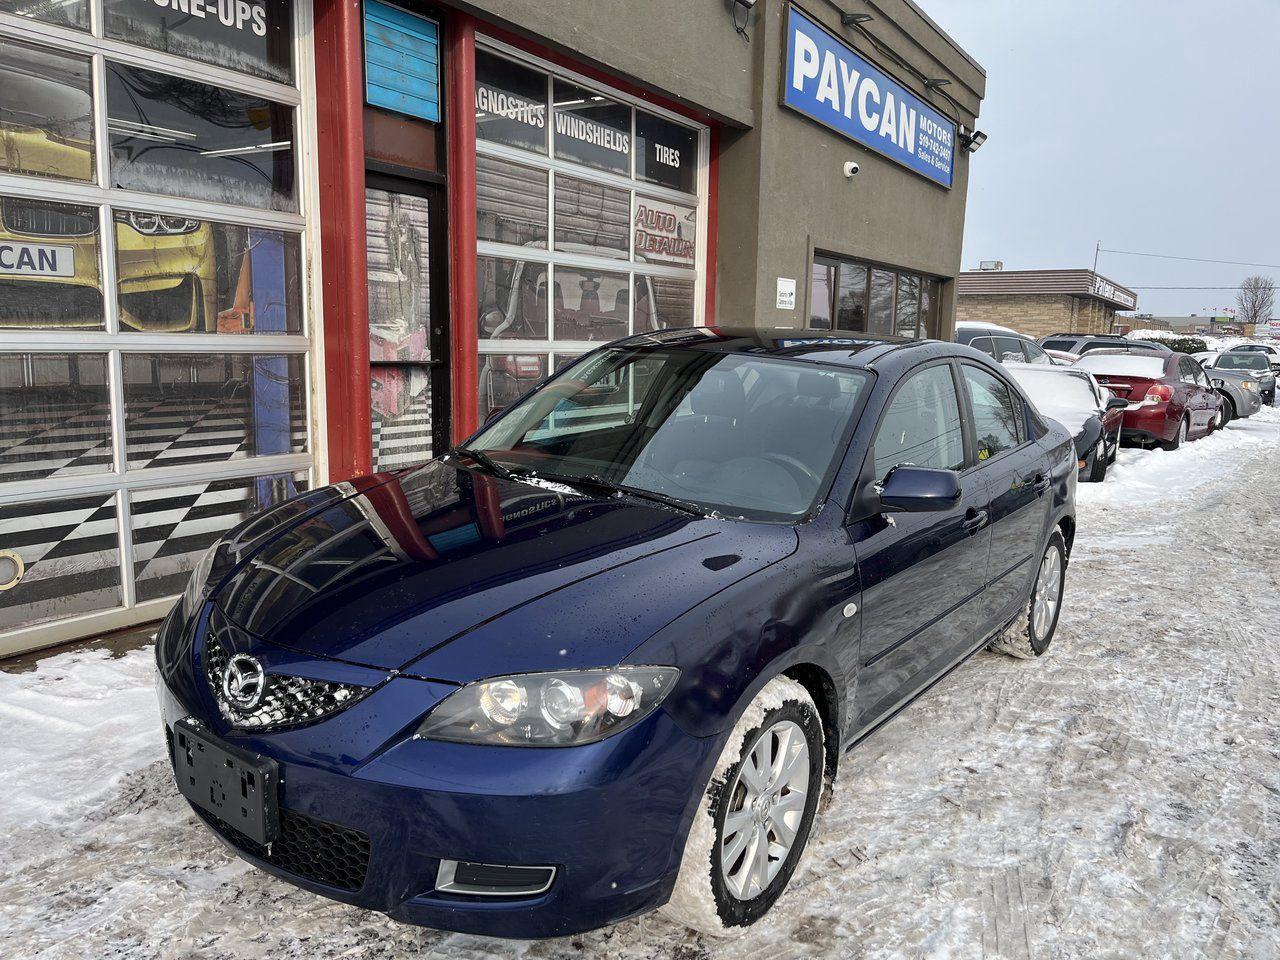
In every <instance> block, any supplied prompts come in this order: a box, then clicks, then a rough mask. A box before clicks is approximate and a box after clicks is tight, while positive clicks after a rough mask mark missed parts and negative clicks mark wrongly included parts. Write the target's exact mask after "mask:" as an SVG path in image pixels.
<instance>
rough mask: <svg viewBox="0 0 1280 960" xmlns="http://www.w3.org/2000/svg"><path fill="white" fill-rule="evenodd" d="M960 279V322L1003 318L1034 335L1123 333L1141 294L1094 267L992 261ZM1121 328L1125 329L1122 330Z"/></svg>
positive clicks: (1004, 322) (1008, 324)
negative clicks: (1023, 266)
mask: <svg viewBox="0 0 1280 960" xmlns="http://www.w3.org/2000/svg"><path fill="white" fill-rule="evenodd" d="M988 264H989V265H987V266H984V267H982V268H980V269H978V270H966V271H964V272H963V273H961V274H960V278H959V280H958V281H957V283H956V293H957V296H956V321H957V322H960V323H963V322H965V321H969V322H984V323H998V324H1000V326H1002V327H1009V328H1011V329H1013V330H1017V331H1018V332H1019V333H1025V334H1026V335H1027V336H1029V337H1044V336H1048V335H1049V334H1053V333H1122V332H1124V330H1128V329H1129V326H1130V324H1131V319H1130V318H1129V317H1126V316H1123V315H1121V316H1119V317H1117V315H1116V312H1117V311H1123V310H1134V309H1136V308H1137V306H1138V295H1137V293H1135V292H1134V291H1132V290H1130V289H1129V288H1128V287H1124V286H1121V285H1120V284H1118V283H1116V282H1115V281H1114V280H1111V279H1109V278H1107V277H1104V276H1103V275H1102V274H1100V273H1097V272H1095V271H1093V270H1005V269H1004V267H1003V264H1001V263H1000V261H998V260H995V261H988ZM1121 327H1123V328H1124V329H1123V330H1122V329H1121Z"/></svg>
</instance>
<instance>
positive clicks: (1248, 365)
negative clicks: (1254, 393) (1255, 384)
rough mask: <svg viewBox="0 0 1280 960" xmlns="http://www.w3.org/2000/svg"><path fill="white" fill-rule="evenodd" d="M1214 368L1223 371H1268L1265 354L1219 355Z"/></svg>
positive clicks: (1268, 366)
mask: <svg viewBox="0 0 1280 960" xmlns="http://www.w3.org/2000/svg"><path fill="white" fill-rule="evenodd" d="M1214 366H1216V367H1221V368H1223V369H1225V370H1269V369H1270V365H1269V364H1268V363H1267V358H1266V355H1265V354H1261V353H1224V354H1221V355H1219V357H1218V361H1217V363H1215V364H1214Z"/></svg>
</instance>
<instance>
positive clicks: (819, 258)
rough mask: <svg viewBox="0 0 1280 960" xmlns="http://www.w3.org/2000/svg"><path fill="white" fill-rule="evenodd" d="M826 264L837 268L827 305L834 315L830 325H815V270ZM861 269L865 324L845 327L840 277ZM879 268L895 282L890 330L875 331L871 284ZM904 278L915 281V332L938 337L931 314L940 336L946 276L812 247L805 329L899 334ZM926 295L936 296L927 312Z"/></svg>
mask: <svg viewBox="0 0 1280 960" xmlns="http://www.w3.org/2000/svg"><path fill="white" fill-rule="evenodd" d="M818 266H827V267H830V268H832V269H833V270H834V280H833V282H832V284H831V293H830V295H829V297H828V298H827V300H828V309H829V310H830V315H831V326H830V327H827V328H824V327H815V326H813V325H812V317H813V306H814V297H813V271H814V268H815V267H818ZM851 268H853V269H861V270H863V271H864V273H865V277H864V281H863V287H862V316H863V328H862V329H861V330H857V329H854V328H852V327H842V326H840V323H839V317H840V283H841V277H842V276H843V273H844V271H845V270H848V269H851ZM876 271H881V272H885V273H888V274H890V276H891V278H892V282H891V284H890V288H891V296H890V298H889V325H890V327H891V328H892V330H891V331H890V333H888V334H882V333H873V332H872V331H871V330H870V329H869V328H870V322H871V288H872V279H873V276H874V273H875V272H876ZM904 278H908V279H911V280H914V281H915V285H916V296H915V315H916V332H915V336H916V338H918V339H921V340H924V339H936V337H931V336H930V331H929V329H928V323H929V316H930V314H932V315H934V316H936V317H937V320H938V328H939V329H938V330H937V331H936V333H937V334H938V335H939V336H940V335H941V333H942V330H941V326H942V298H943V289H944V287H945V285H946V283H947V280H946V278H945V277H939V276H936V275H935V274H931V273H924V272H922V271H919V270H911V269H909V268H907V267H896V266H893V265H892V264H887V263H880V262H878V261H875V260H866V259H863V258H861V257H852V256H845V255H843V254H839V253H834V252H832V251H830V250H826V249H817V248H815V249H813V250H812V252H811V254H810V257H809V271H808V276H807V277H806V283H807V286H806V288H805V303H804V310H805V313H804V329H806V330H830V331H835V330H841V331H844V332H845V333H860V334H864V335H866V336H873V337H878V336H896V335H897V334H896V330H897V322H898V289H899V286H900V285H901V283H902V280H903V279H904ZM926 295H932V296H933V298H934V299H933V300H932V301H931V302H930V311H929V312H928V313H926V311H925V309H924V304H925V298H926Z"/></svg>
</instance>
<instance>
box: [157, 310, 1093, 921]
mask: <svg viewBox="0 0 1280 960" xmlns="http://www.w3.org/2000/svg"><path fill="white" fill-rule="evenodd" d="M1075 484H1076V459H1075V453H1074V451H1073V448H1072V440H1071V437H1070V436H1069V435H1068V434H1067V432H1066V431H1065V430H1064V429H1063V428H1062V427H1061V426H1059V425H1058V424H1056V423H1054V422H1052V421H1048V420H1044V419H1042V418H1041V417H1040V416H1039V415H1038V414H1037V412H1036V410H1035V408H1034V406H1033V405H1032V404H1031V403H1029V402H1028V400H1027V398H1026V396H1025V395H1024V394H1023V392H1022V391H1021V390H1020V389H1019V387H1018V386H1017V384H1016V383H1015V382H1014V381H1013V380H1012V379H1010V378H1009V376H1008V374H1007V372H1006V371H1005V370H1003V368H1001V367H1000V366H999V365H998V364H996V363H995V362H993V361H992V360H991V359H990V358H989V357H987V356H985V355H984V354H982V353H980V352H978V351H977V350H974V349H972V348H969V347H966V346H962V345H959V344H952V343H939V342H936V341H916V340H902V339H894V338H880V337H865V338H828V337H821V336H817V337H805V336H803V335H802V333H801V332H799V331H787V330H763V329H751V330H741V331H734V330H728V329H723V328H718V329H695V330H672V331H665V332H661V333H656V334H650V335H643V336H636V337H632V338H630V339H627V340H622V341H619V342H617V343H613V344H609V345H608V346H605V347H602V348H600V349H598V350H596V351H594V352H592V353H589V354H587V355H585V356H583V357H581V358H580V359H578V360H577V361H576V362H574V363H573V364H572V365H571V366H569V367H568V368H566V369H565V370H563V371H561V372H560V373H558V374H556V375H555V376H553V377H552V378H550V379H549V380H547V381H546V382H544V383H543V384H541V385H539V386H538V387H537V388H535V389H534V390H533V391H532V392H530V393H528V394H527V395H525V396H524V397H523V398H521V399H520V400H519V401H517V402H516V403H514V404H513V405H512V406H511V407H510V408H509V409H508V410H506V411H505V412H503V413H502V414H500V415H499V416H497V417H496V418H495V419H493V420H491V421H490V422H489V423H488V424H486V425H485V427H484V428H483V429H481V430H480V431H479V432H478V433H477V434H475V435H474V436H473V437H472V438H471V439H470V440H468V441H467V442H465V443H464V444H462V445H460V446H459V447H457V448H456V449H454V450H452V451H450V453H449V454H448V455H446V456H445V457H443V458H441V459H438V460H435V461H433V462H431V463H428V464H425V465H423V466H421V467H418V468H415V469H412V470H407V471H400V472H396V473H386V474H379V475H376V476H373V477H366V478H361V479H358V480H353V481H348V482H343V483H338V484H334V485H332V486H328V487H324V488H322V489H317V490H313V491H311V492H308V493H305V494H303V495H301V496H299V497H296V498H294V499H293V500H290V501H288V502H286V503H284V504H281V505H280V506H277V507H276V508H274V509H272V510H270V511H267V512H265V513H263V514H260V515H259V516H257V517H254V518H252V519H250V520H249V521H247V522H246V523H245V524H243V525H242V526H240V527H239V528H237V529H236V530H234V531H232V532H231V533H230V534H228V535H227V536H226V537H225V538H224V539H223V540H222V541H220V542H219V543H218V544H217V545H216V546H215V547H214V548H213V549H212V550H211V551H210V552H209V554H208V555H207V556H206V557H205V558H204V559H203V560H202V562H201V564H200V565H199V567H198V568H197V569H196V570H195V571H194V572H193V574H192V577H191V581H190V585H189V586H188V588H187V591H186V593H185V595H184V596H183V598H182V600H181V602H180V603H179V604H178V605H177V606H176V607H175V609H174V610H173V612H172V613H171V614H170V615H169V617H168V619H167V620H166V621H165V623H164V626H163V628H162V629H161V631H160V634H159V637H158V642H157V651H156V655H157V661H158V666H159V672H160V680H161V682H160V685H159V686H160V692H161V693H160V695H161V701H162V706H163V714H164V722H165V731H166V736H167V738H168V744H169V753H170V757H171V759H172V762H173V766H174V771H175V775H176V779H177V783H178V786H179V788H180V789H181V790H182V792H183V793H184V794H185V796H186V797H187V799H188V800H189V801H190V803H191V805H192V808H193V809H194V811H195V813H196V814H197V815H198V816H199V817H200V818H201V820H202V821H203V822H204V823H205V825H207V827H208V828H209V829H210V830H212V831H213V832H214V833H216V834H217V835H218V836H219V837H221V838H222V840H224V841H225V842H226V843H227V844H228V845H230V847H231V848H233V849H234V850H235V851H236V852H237V853H238V854H239V855H241V856H242V857H244V858H245V859H247V860H248V861H250V862H251V863H253V864H255V865H257V866H258V867H261V868H262V869H263V870H266V871H268V872H270V873H273V874H275V875H276V876H278V877H281V878H283V879H285V880H288V881H290V882H291V883H294V884H297V885H298V886H301V887H305V888H306V889H308V890H312V891H315V892H316V893H319V894H323V895H324V896H327V897H331V898H333V899H335V900H341V901H344V902H346V903H351V904H356V905H358V906H361V907H366V908H369V909H373V910H380V911H384V912H386V913H388V914H389V915H391V916H392V917H394V918H396V919H399V920H403V921H406V922H410V923H417V924H424V925H428V926H432V927H437V928H441V929H446V930H455V931H465V932H469V933H478V934H488V935H493V936H506V937H529V938H533V937H550V936H560V935H565V934H572V933H576V932H580V931H585V930H589V929H592V928H595V927H600V926H603V925H606V924H610V923H615V922H617V921H619V920H622V919H624V918H626V917H631V916H635V915H636V914H640V913H644V912H646V911H649V910H653V909H655V908H657V907H665V909H666V910H668V911H669V912H670V913H671V914H672V915H673V916H675V917H677V918H679V919H681V920H683V921H685V922H687V923H689V924H691V925H692V926H694V927H697V928H699V929H702V930H706V931H708V932H712V933H718V934H723V933H733V932H735V931H738V930H741V929H743V928H746V927H748V926H749V925H750V924H752V923H753V922H755V921H756V920H758V919H759V918H760V917H762V916H763V915H764V914H765V913H766V912H767V911H768V909H769V908H770V906H772V904H773V903H774V902H775V901H776V900H777V899H778V897H779V896H780V895H781V894H782V892H783V891H784V889H785V888H786V886H787V882H788V880H789V879H790V877H791V875H792V873H793V871H794V870H795V868H796V864H797V861H798V860H799V858H800V856H801V854H802V852H803V849H804V847H805V844H806V841H807V840H808V839H809V835H810V832H811V830H812V828H813V825H814V816H815V811H816V809H817V806H818V801H819V799H820V796H821V794H822V792H823V791H824V790H825V789H827V788H828V786H829V784H830V783H831V781H832V779H833V777H834V775H835V772H836V769H837V766H838V764H839V762H840V760H841V758H842V756H843V755H844V754H845V753H846V752H847V751H849V750H850V749H852V748H853V747H855V746H857V745H858V744H859V743H861V742H862V741H863V740H865V739H866V738H867V737H868V736H870V735H871V734H872V733H873V732H875V730H876V729H877V728H879V727H880V726H881V725H883V724H884V723H885V722H886V721H888V720H889V719H890V718H891V717H893V716H894V715H895V714H896V713H898V712H899V711H900V710H902V709H903V708H904V707H905V706H907V705H908V704H909V703H911V701H913V700H914V699H916V698H917V697H919V696H920V695H921V694H922V693H923V692H924V691H925V690H927V689H928V688H929V686H930V685H932V684H933V683H936V682H937V681H938V680H939V679H940V678H942V677H943V676H945V675H946V674H947V673H948V672H949V671H951V670H952V669H953V668H955V667H956V666H957V665H958V664H959V663H961V662H962V661H964V660H965V659H966V658H967V657H969V656H971V655H972V654H973V653H974V652H976V651H978V650H981V649H982V648H984V647H987V646H992V647H994V648H997V649H1001V650H1004V651H1006V652H1008V653H1011V654H1013V655H1016V656H1021V657H1027V658H1031V657H1036V656H1039V655H1040V654H1042V653H1044V651H1045V649H1046V648H1047V647H1048V646H1049V643H1050V641H1051V639H1052V638H1053V634H1054V631H1055V629H1056V626H1057V621H1058V614H1059V611H1060V609H1061V603H1062V599H1063V584H1064V575H1065V570H1066V565H1067V560H1068V558H1069V556H1070V553H1071V543H1072V538H1073V534H1074V531H1075V505H1074V504H1075Z"/></svg>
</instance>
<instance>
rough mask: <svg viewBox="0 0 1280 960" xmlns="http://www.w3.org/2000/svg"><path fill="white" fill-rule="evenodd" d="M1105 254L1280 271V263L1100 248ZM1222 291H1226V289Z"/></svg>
mask: <svg viewBox="0 0 1280 960" xmlns="http://www.w3.org/2000/svg"><path fill="white" fill-rule="evenodd" d="M1098 249H1099V250H1101V251H1102V252H1103V253H1118V254H1120V255H1121V256H1125V257H1155V258H1157V259H1160V260H1187V261H1189V262H1191V263H1225V264H1228V265H1230V266H1233V267H1267V268H1268V269H1271V270H1280V263H1250V262H1248V261H1247V260H1210V259H1208V258H1206V257H1175V256H1173V255H1172V254H1168V253H1138V252H1136V251H1134V250H1110V249H1108V248H1107V247H1099V248H1098ZM1221 289H1224V290H1225V289H1226V288H1225V287H1223V288H1221Z"/></svg>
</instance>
